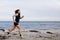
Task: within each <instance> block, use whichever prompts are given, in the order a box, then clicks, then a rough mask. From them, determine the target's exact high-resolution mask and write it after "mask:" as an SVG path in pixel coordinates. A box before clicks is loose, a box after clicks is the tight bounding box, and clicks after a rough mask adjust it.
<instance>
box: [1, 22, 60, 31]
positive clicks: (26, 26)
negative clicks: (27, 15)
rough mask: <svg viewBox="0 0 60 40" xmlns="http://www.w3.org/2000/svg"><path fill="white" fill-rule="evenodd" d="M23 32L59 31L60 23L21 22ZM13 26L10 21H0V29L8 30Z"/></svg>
mask: <svg viewBox="0 0 60 40" xmlns="http://www.w3.org/2000/svg"><path fill="white" fill-rule="evenodd" d="M20 25H21V26H22V29H23V30H30V29H34V30H38V29H60V21H21V22H20ZM12 26H13V22H12V21H0V29H6V30H8V29H10V28H12Z"/></svg>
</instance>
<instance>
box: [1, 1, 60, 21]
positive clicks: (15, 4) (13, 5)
mask: <svg viewBox="0 0 60 40" xmlns="http://www.w3.org/2000/svg"><path fill="white" fill-rule="evenodd" d="M17 8H20V9H21V10H22V15H24V16H25V18H24V19H22V20H28V21H30V20H35V21H36V20H37V21H40V20H43V21H44V20H47V21H48V20H50V21H53V20H55V21H60V18H59V17H60V1H59V0H18V1H17V0H4V1H3V0H1V1H0V19H1V20H12V15H13V14H14V10H15V9H17Z"/></svg>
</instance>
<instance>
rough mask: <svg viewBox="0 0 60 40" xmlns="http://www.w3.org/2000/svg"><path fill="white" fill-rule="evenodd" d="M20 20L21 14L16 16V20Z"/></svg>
mask: <svg viewBox="0 0 60 40" xmlns="http://www.w3.org/2000/svg"><path fill="white" fill-rule="evenodd" d="M19 20H20V14H18V15H17V16H15V21H16V22H18V23H19Z"/></svg>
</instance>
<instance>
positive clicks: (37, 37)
mask: <svg viewBox="0 0 60 40" xmlns="http://www.w3.org/2000/svg"><path fill="white" fill-rule="evenodd" d="M22 35H23V38H20V36H19V34H18V32H12V33H10V34H7V33H6V32H5V30H0V40H60V30H28V31H23V32H22Z"/></svg>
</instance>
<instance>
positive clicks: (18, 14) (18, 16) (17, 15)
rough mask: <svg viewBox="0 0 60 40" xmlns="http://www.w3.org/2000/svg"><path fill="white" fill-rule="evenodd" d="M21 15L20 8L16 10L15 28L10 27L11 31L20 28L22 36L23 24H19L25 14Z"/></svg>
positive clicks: (14, 17) (14, 16)
mask: <svg viewBox="0 0 60 40" xmlns="http://www.w3.org/2000/svg"><path fill="white" fill-rule="evenodd" d="M20 15H21V11H20V10H19V9H17V10H15V15H13V22H14V25H13V28H12V29H9V33H10V32H12V31H13V30H14V29H16V28H18V31H19V34H20V37H22V35H21V33H22V29H21V25H19V20H20V19H22V18H23V17H24V16H22V17H21V16H20Z"/></svg>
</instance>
